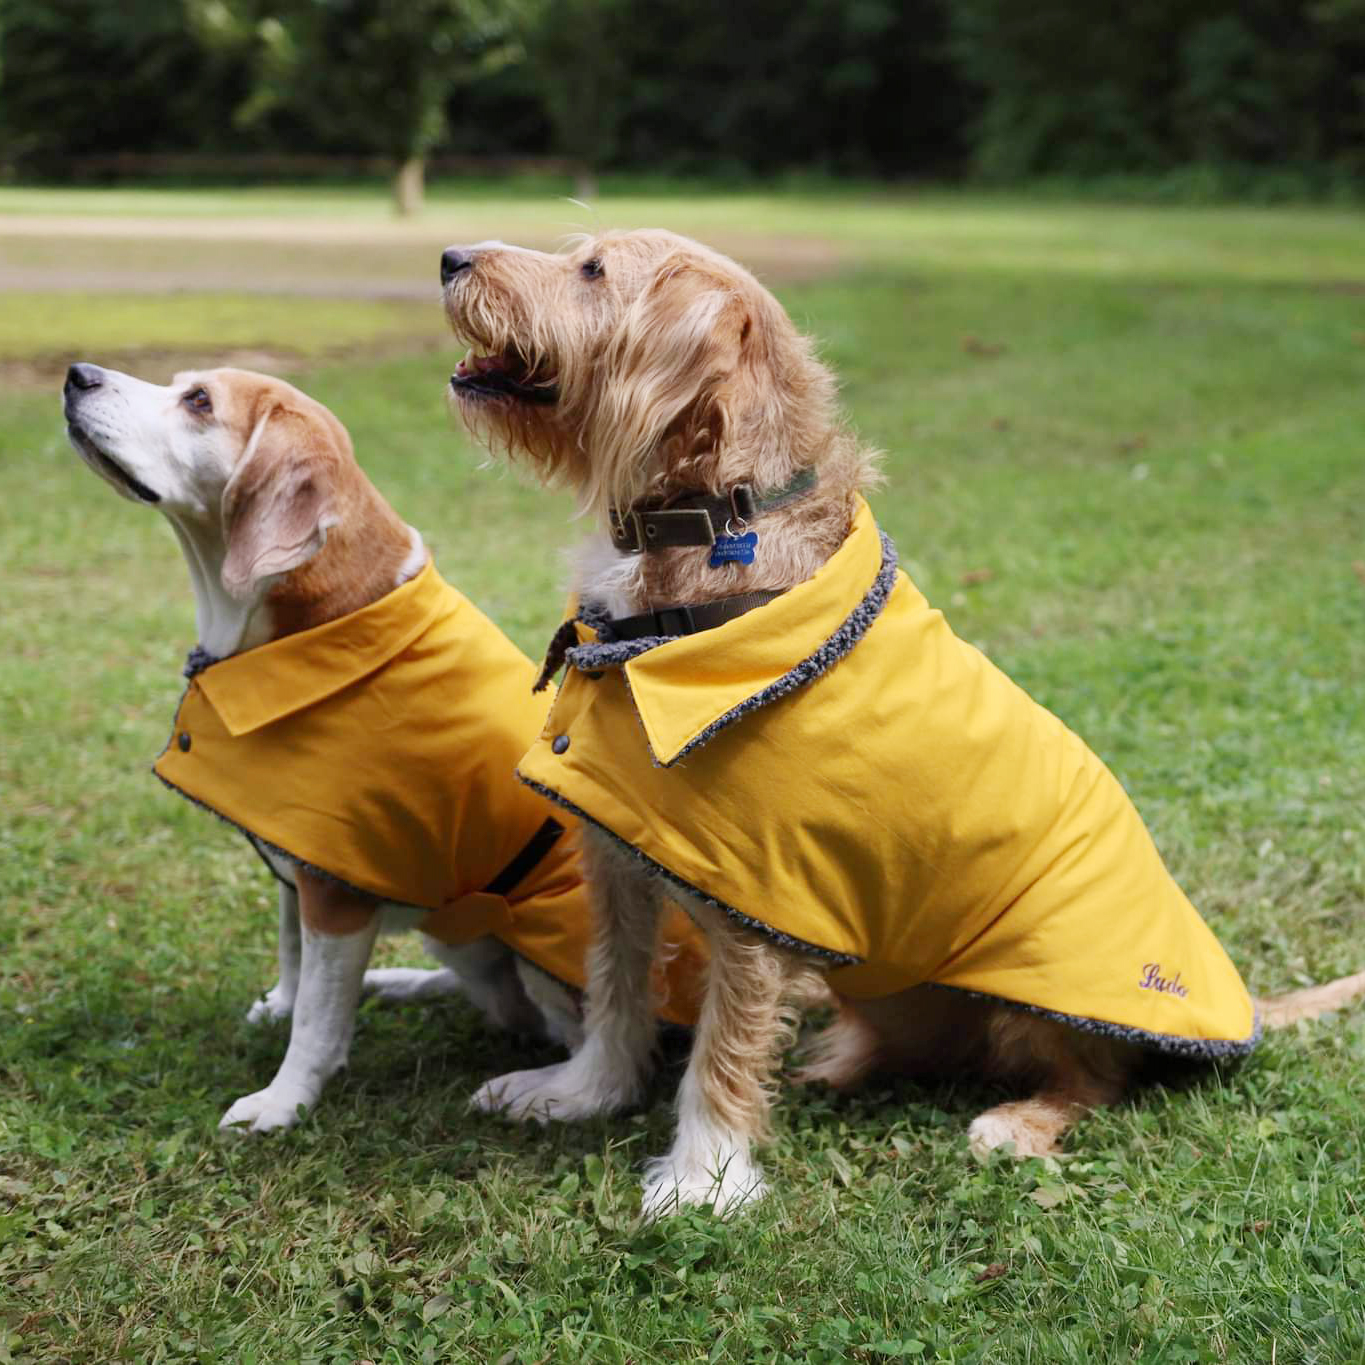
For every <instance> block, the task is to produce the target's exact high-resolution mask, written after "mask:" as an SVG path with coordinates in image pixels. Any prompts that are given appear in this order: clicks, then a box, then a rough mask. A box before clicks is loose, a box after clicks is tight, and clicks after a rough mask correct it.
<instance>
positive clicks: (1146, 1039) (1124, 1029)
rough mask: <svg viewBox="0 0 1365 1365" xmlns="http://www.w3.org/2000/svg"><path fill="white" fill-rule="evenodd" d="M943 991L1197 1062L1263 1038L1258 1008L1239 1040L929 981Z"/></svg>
mask: <svg viewBox="0 0 1365 1365" xmlns="http://www.w3.org/2000/svg"><path fill="white" fill-rule="evenodd" d="M925 985H927V986H933V987H934V988H935V989H936V990H940V991H955V992H956V993H957V994H958V995H969V996H971V997H972V999H974V1000H989V1001H991V1002H992V1003H993V1004H997V1005H1006V1006H1008V1007H1009V1008H1010V1009H1012V1010H1019V1011H1021V1012H1022V1013H1024V1014H1034V1015H1037V1016H1038V1017H1039V1018H1040V1019H1052V1020H1055V1021H1056V1022H1057V1023H1059V1024H1066V1025H1067V1026H1068V1027H1069V1028H1074V1029H1077V1030H1078V1031H1079V1032H1081V1033H1095V1034H1098V1035H1099V1036H1100V1037H1103V1038H1113V1039H1116V1040H1117V1041H1119V1042H1122V1043H1135V1044H1136V1045H1137V1046H1139V1047H1145V1048H1149V1049H1151V1050H1153V1051H1155V1052H1164V1053H1167V1054H1169V1055H1171V1056H1175V1057H1191V1058H1194V1059H1196V1060H1198V1061H1205V1062H1212V1061H1217V1060H1218V1059H1220V1058H1225V1057H1245V1056H1246V1055H1247V1053H1249V1052H1250V1051H1251V1050H1252V1048H1254V1047H1255V1046H1256V1044H1257V1043H1259V1042H1260V1041H1261V1035H1262V1032H1263V1030H1262V1026H1261V1013H1260V1011H1259V1010H1257V1011H1256V1019H1255V1024H1254V1026H1253V1027H1252V1030H1251V1034H1250V1036H1249V1037H1247V1038H1244V1039H1242V1040H1241V1041H1240V1042H1237V1041H1232V1040H1229V1039H1215V1038H1182V1037H1181V1036H1180V1035H1179V1034H1176V1033H1149V1032H1148V1031H1147V1030H1146V1029H1140V1028H1129V1027H1128V1026H1127V1025H1126V1024H1111V1023H1109V1022H1108V1021H1107V1020H1104V1019H1089V1018H1087V1017H1086V1016H1085V1015H1081V1014H1063V1013H1061V1011H1059V1010H1045V1009H1043V1008H1042V1006H1040V1005H1026V1004H1024V1002H1023V1001H1021V1000H1010V999H1007V998H1006V997H1005V996H1003V995H991V994H989V993H988V992H986V991H973V990H967V989H966V988H965V987H962V986H948V985H945V984H944V983H943V982H941V981H927V982H925Z"/></svg>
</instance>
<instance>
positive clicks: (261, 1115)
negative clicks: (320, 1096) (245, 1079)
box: [218, 1086, 317, 1133]
mask: <svg viewBox="0 0 1365 1365" xmlns="http://www.w3.org/2000/svg"><path fill="white" fill-rule="evenodd" d="M315 1099H317V1096H316V1095H306V1094H304V1093H302V1092H301V1091H298V1090H295V1089H293V1088H291V1087H281V1088H280V1089H278V1090H277V1089H275V1088H274V1087H273V1086H267V1087H266V1088H265V1089H264V1090H258V1091H256V1093H255V1094H254V1095H243V1096H242V1098H241V1099H240V1100H238V1101H237V1103H236V1104H234V1105H233V1106H232V1108H230V1109H229V1110H228V1111H227V1113H226V1114H224V1115H223V1117H222V1119H221V1120H219V1123H218V1126H219V1127H220V1128H224V1129H228V1130H230V1131H232V1132H237V1133H269V1132H272V1131H273V1130H275V1129H277V1128H292V1127H293V1126H294V1125H295V1124H296V1123H297V1122H298V1121H299V1106H300V1105H302V1106H303V1107H304V1108H308V1107H309V1106H310V1105H311V1104H312V1103H313V1101H314V1100H315Z"/></svg>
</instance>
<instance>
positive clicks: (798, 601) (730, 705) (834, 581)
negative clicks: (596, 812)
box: [569, 498, 896, 767]
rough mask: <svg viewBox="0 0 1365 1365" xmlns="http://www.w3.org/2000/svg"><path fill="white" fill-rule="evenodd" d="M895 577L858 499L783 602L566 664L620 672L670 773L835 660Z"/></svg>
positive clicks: (891, 555)
mask: <svg viewBox="0 0 1365 1365" xmlns="http://www.w3.org/2000/svg"><path fill="white" fill-rule="evenodd" d="M895 577H896V551H895V547H894V546H893V545H892V544H891V542H890V541H889V540H887V539H886V538H885V537H884V536H882V535H880V534H879V532H878V530H877V524H876V522H875V521H874V520H873V517H872V511H871V509H870V508H869V507H868V505H867V503H866V502H865V501H864V500H863V499H862V498H859V499H858V500H857V504H856V510H855V514H854V518H853V526H852V529H851V530H850V531H849V533H848V536H847V537H846V538H845V540H844V543H843V544H842V545H841V546H840V547H839V548H838V550H836V551H835V552H834V554H833V555H831V556H830V558H829V559H828V560H827V561H826V562H825V563H824V564H823V565H822V566H821V568H820V569H819V570H818V571H817V572H816V573H815V574H814V575H813V576H812V577H810V578H808V579H807V580H806V581H805V582H804V583H799V584H797V586H796V587H794V588H792V589H791V590H790V591H789V592H785V593H783V594H782V596H781V597H778V598H775V599H774V600H773V601H772V602H769V603H767V604H766V605H765V606H761V607H755V608H754V609H753V610H752V611H750V612H748V613H746V614H745V615H744V616H741V617H739V618H738V619H736V620H733V621H727V622H726V623H725V624H724V625H720V626H716V627H715V628H714V629H711V630H706V631H701V632H699V633H698V634H696V635H685V636H680V637H676V638H662V639H660V640H657V641H650V640H645V641H628V642H625V644H623V645H612V644H608V643H604V644H592V643H588V644H585V645H580V646H579V647H578V648H576V649H573V650H570V651H569V662H570V663H571V664H572V665H573V666H574V667H575V668H576V669H579V670H584V671H589V670H597V669H601V668H603V667H604V666H607V667H609V666H611V665H613V664H617V665H619V666H620V667H621V668H622V670H623V672H624V674H625V678H626V682H627V685H628V686H629V688H630V694H631V697H632V699H633V701H634V703H635V709H636V712H637V713H638V715H639V718H640V723H641V725H642V726H643V727H644V732H645V737H646V739H647V740H648V742H649V748H650V752H651V753H652V754H653V756H654V761H655V762H656V763H659V764H660V765H662V766H664V767H668V766H669V765H670V764H672V763H675V762H677V760H678V759H680V758H682V757H684V756H685V755H686V754H687V753H689V752H690V751H691V750H693V749H695V748H697V747H698V746H699V745H702V744H705V743H706V742H707V741H708V740H709V739H711V738H712V736H713V735H715V734H716V733H717V732H718V731H720V730H721V729H723V728H724V727H725V726H727V725H729V724H731V723H733V722H734V721H736V720H738V719H739V718H740V717H741V716H742V715H744V714H746V713H747V712H748V711H751V710H754V709H756V708H757V707H760V706H764V705H766V704H767V703H769V702H772V701H776V700H777V699H778V698H779V697H781V696H783V695H785V694H786V693H788V692H790V691H792V690H794V689H795V688H797V687H800V686H802V685H804V684H805V683H807V682H809V681H811V680H812V679H813V678H816V677H818V676H819V675H820V674H821V673H823V672H824V671H825V670H826V669H827V668H829V667H831V666H832V665H833V664H835V663H837V662H838V660H839V659H841V658H842V657H843V656H844V655H845V654H846V653H848V651H849V650H850V649H852V648H853V646H854V645H855V644H857V642H858V641H859V640H860V639H861V638H862V636H863V635H864V633H865V632H866V631H867V629H868V627H870V626H871V624H872V622H873V621H874V620H875V619H876V617H877V615H878V613H879V612H880V611H881V609H882V607H883V606H884V605H885V602H886V599H887V597H888V596H889V594H890V591H891V588H892V586H893V584H894V581H895ZM589 685H590V684H589Z"/></svg>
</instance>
